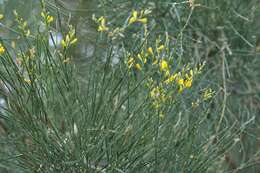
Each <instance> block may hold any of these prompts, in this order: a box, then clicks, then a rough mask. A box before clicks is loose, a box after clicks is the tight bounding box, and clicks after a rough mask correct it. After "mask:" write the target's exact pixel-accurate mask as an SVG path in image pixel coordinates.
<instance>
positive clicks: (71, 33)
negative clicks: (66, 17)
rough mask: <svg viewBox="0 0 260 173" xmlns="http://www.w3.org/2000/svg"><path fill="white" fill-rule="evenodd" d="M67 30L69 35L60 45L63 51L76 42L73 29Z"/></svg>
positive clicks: (70, 27)
mask: <svg viewBox="0 0 260 173" xmlns="http://www.w3.org/2000/svg"><path fill="white" fill-rule="evenodd" d="M69 29H70V30H69V33H68V34H67V35H66V36H65V39H62V40H61V45H62V47H63V48H64V49H65V48H68V47H69V46H70V45H73V44H75V43H76V42H77V41H78V39H77V38H76V35H75V29H73V28H72V26H69Z"/></svg>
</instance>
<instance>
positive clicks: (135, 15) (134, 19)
mask: <svg viewBox="0 0 260 173" xmlns="http://www.w3.org/2000/svg"><path fill="white" fill-rule="evenodd" d="M135 22H140V23H142V24H146V23H147V18H145V17H142V13H141V15H140V16H139V18H138V11H136V10H134V11H133V12H132V16H131V17H130V19H129V21H128V24H129V25H130V24H132V23H135Z"/></svg>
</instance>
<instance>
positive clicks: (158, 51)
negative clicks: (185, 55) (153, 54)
mask: <svg viewBox="0 0 260 173" xmlns="http://www.w3.org/2000/svg"><path fill="white" fill-rule="evenodd" d="M164 48H165V46H164V45H160V46H159V47H157V49H156V50H157V53H161V51H162V50H163V49H164Z"/></svg>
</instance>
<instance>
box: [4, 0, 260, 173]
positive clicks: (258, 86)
mask: <svg viewBox="0 0 260 173" xmlns="http://www.w3.org/2000/svg"><path fill="white" fill-rule="evenodd" d="M46 8H47V9H48V11H50V13H51V14H52V15H53V16H55V19H56V20H55V22H54V23H53V25H52V26H51V27H52V28H53V35H54V36H55V38H56V39H59V34H62V35H63V34H64V33H66V32H67V31H68V28H67V26H68V25H67V24H68V23H70V24H72V25H73V26H75V27H76V34H77V38H78V44H77V46H76V47H73V48H72V49H70V54H71V57H72V61H73V62H75V65H76V68H77V78H78V79H79V80H80V81H81V82H80V84H81V85H83V86H84V85H85V84H87V81H85V80H86V79H87V78H86V76H88V71H87V70H86V69H88V68H89V61H91V60H93V59H95V58H100V57H102V56H104V54H105V51H104V50H105V49H106V48H107V47H108V46H109V45H108V44H107V42H106V40H105V39H103V40H102V39H101V40H100V39H98V35H99V33H97V31H96V30H97V25H96V24H95V22H94V21H93V20H92V16H93V14H95V16H105V17H106V18H107V20H108V22H109V25H110V26H114V27H116V26H119V25H122V24H123V23H125V22H126V21H125V20H126V17H127V16H130V14H131V11H132V10H133V9H137V10H141V9H151V10H152V13H151V15H150V17H149V21H150V22H151V34H150V35H151V37H152V38H154V39H155V38H157V37H158V36H159V35H165V33H167V34H168V35H170V36H171V37H172V39H173V40H176V55H177V56H178V57H180V58H181V60H182V62H183V63H188V62H191V63H193V64H198V63H200V62H202V61H206V64H207V65H206V66H205V70H204V72H203V74H202V77H201V79H200V80H199V82H197V85H196V86H195V88H194V89H193V91H194V93H193V96H192V98H196V96H198V95H199V94H200V92H201V89H202V88H205V87H208V86H211V87H212V88H213V89H214V90H215V91H216V96H215V97H214V98H213V100H212V101H211V102H210V103H207V104H205V105H202V108H201V109H202V110H203V111H205V112H206V114H207V116H206V119H207V123H205V124H203V129H202V130H201V134H197V135H201V136H200V137H198V139H200V140H204V139H205V138H206V137H205V136H210V138H209V139H210V140H212V141H213V143H214V141H215V140H216V138H217V134H218V133H219V131H225V130H227V129H228V130H229V129H231V128H232V129H235V130H234V134H229V135H230V136H232V137H230V139H229V140H235V141H237V142H236V144H234V145H232V146H231V147H230V146H228V147H227V149H226V150H224V151H219V157H217V158H216V160H211V162H214V163H212V164H211V166H210V167H209V168H208V170H207V172H245V173H258V172H259V171H260V165H259V161H260V155H259V154H260V153H259V152H260V150H259V147H260V142H259V139H260V129H259V128H260V117H259V116H260V30H259V28H260V22H259V21H260V1H259V0H195V8H191V7H190V6H189V3H188V1H183V0H136V1H130V0H75V1H71V0H47V1H46ZM14 10H16V11H17V12H18V13H19V15H20V16H23V18H24V19H26V20H27V21H28V25H29V26H30V28H31V30H34V31H35V32H37V31H39V30H41V28H38V25H37V24H39V18H40V15H39V11H41V5H40V1H37V0H0V13H2V14H4V19H3V20H1V21H0V22H1V23H0V37H1V39H2V40H3V41H6V42H8V43H9V45H8V46H10V47H12V42H13V41H15V43H16V44H17V45H22V44H24V42H21V43H19V40H20V39H19V33H18V31H17V26H16V23H15V21H14V15H13V11H14ZM54 31H55V32H54ZM180 31H182V32H180ZM132 32H134V30H128V31H127V33H126V37H125V39H123V40H122V41H121V42H120V43H118V45H117V44H115V45H117V46H118V49H120V46H121V45H122V44H123V45H124V46H125V47H126V48H127V49H128V50H131V48H132V47H133V42H131V41H129V40H127V38H128V35H129V37H130V35H131V34H132ZM113 58H114V59H113V61H114V62H115V64H116V63H117V62H118V61H119V59H120V56H118V57H117V56H114V57H113ZM181 99H183V100H182V101H181V103H182V104H181V105H180V107H182V109H183V110H185V109H187V107H189V105H188V104H189V103H190V102H189V101H190V100H191V98H181ZM187 100H188V102H187ZM0 104H2V105H4V104H5V103H4V102H3V101H2V102H0ZM202 110H201V111H202ZM2 111H3V110H2ZM199 113H200V111H197V112H196V111H195V112H192V111H191V112H186V111H185V112H183V114H187V115H190V116H191V115H193V116H196V114H199ZM4 122H5V121H4V120H1V121H0V135H1V136H2V138H4V137H3V136H5V133H6V132H5V130H6V129H5V125H4ZM203 123H204V122H203ZM238 131H239V132H238ZM230 132H233V131H232V130H230ZM212 134H215V135H216V136H214V135H212ZM207 139H208V138H207ZM2 141H4V140H1V141H0V145H2V146H3V147H2V146H1V147H0V152H3V153H4V150H5V148H6V145H5V144H4V143H5V142H2ZM205 142H206V141H205ZM209 145H211V144H209ZM1 150H2V151H1ZM15 154H16V153H14V155H15ZM10 159H11V160H12V158H10ZM6 163H7V161H6V157H5V156H3V157H2V158H1V156H0V172H3V173H4V172H20V171H19V168H18V169H15V168H12V167H13V166H14V167H15V163H14V162H13V163H12V162H11V163H9V164H6ZM71 164H72V163H71ZM198 170H199V169H198ZM112 172H113V171H112ZM136 172H138V171H136ZM159 172H160V171H159ZM183 172H185V171H183Z"/></svg>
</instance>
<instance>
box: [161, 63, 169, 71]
mask: <svg viewBox="0 0 260 173" xmlns="http://www.w3.org/2000/svg"><path fill="white" fill-rule="evenodd" d="M168 69H169V65H168V62H167V61H166V60H162V61H161V63H160V70H161V71H168Z"/></svg>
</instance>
